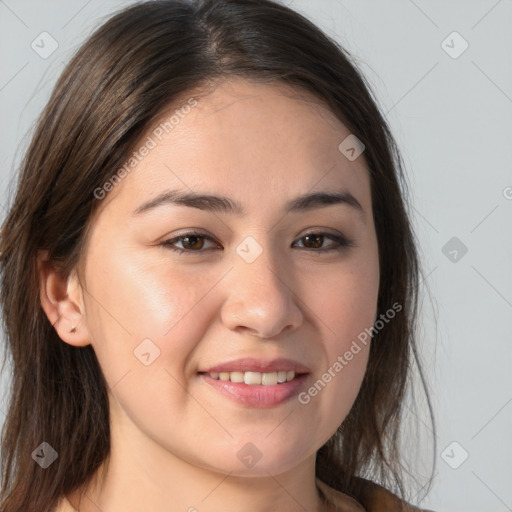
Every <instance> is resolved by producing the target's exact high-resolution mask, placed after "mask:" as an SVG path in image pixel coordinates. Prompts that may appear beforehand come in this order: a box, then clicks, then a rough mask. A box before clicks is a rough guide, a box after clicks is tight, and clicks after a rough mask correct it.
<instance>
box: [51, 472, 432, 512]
mask: <svg viewBox="0 0 512 512" xmlns="http://www.w3.org/2000/svg"><path fill="white" fill-rule="evenodd" d="M364 483H365V487H366V489H365V491H364V492H365V497H364V501H365V505H366V507H367V508H364V507H363V505H361V504H360V503H359V502H358V501H356V500H355V499H354V498H351V497H350V496H347V495H346V494H343V493H341V492H339V491H336V490H335V489H333V488H332V487H329V486H328V485H327V484H325V483H324V482H322V481H321V480H319V479H318V478H317V479H316V484H317V487H318V489H319V490H320V493H321V495H322V497H323V499H324V500H325V502H326V503H327V504H328V505H330V510H329V512H433V511H432V510H423V509H419V508H417V507H413V506H412V505H409V504H408V503H405V502H404V501H402V500H400V499H399V498H398V497H397V496H395V495H394V494H392V493H391V492H389V491H388V490H386V489H384V487H381V486H379V485H377V484H374V483H373V482H370V481H368V480H366V481H364ZM55 512H78V511H77V510H76V509H75V508H73V506H72V505H71V503H69V501H68V500H67V499H66V497H65V496H63V497H62V498H61V500H60V502H59V503H58V505H57V508H56V509H55Z"/></svg>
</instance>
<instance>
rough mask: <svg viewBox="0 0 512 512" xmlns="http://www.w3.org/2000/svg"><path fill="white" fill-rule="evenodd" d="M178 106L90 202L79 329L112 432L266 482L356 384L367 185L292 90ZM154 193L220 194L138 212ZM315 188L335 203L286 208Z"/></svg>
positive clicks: (311, 442) (240, 85)
mask: <svg viewBox="0 0 512 512" xmlns="http://www.w3.org/2000/svg"><path fill="white" fill-rule="evenodd" d="M192 96H193V95H192V94H191V95H190V97H192ZM195 97H196V98H197V103H196V104H193V103H192V104H191V103H189V105H191V106H190V108H187V107H183V108H181V109H180V106H181V105H183V104H186V100H184V101H183V103H181V104H180V105H173V108H172V109H170V110H169V111H167V112H163V113H162V117H161V119H159V120H158V122H157V123H156V124H155V125H154V126H152V127H151V129H150V130H149V131H148V132H147V134H146V135H145V136H144V137H142V138H141V142H140V145H139V146H137V148H136V149H137V150H138V157H137V159H136V160H137V163H136V165H135V160H134V161H132V164H133V165H132V166H130V165H127V167H126V168H125V169H129V172H128V171H126V172H125V173H123V174H125V176H124V177H123V178H122V179H121V181H120V182H119V183H117V184H116V185H115V186H114V187H113V189H112V190H111V191H110V192H109V193H108V194H107V196H106V197H105V198H104V199H101V200H100V201H101V204H100V205H99V207H98V210H97V212H96V214H95V216H94V217H93V221H92V223H91V229H90V232H89V237H88V243H87V250H86V252H85V253H84V271H83V278H82V284H83V286H84V288H83V290H82V296H83V306H84V318H83V321H84V325H85V326H86V329H87V332H88V336H89V342H90V344H92V346H93V348H94V351H95V353H96V354H97V357H98V360H99V363H100V365H101V367H102V369H103V372H104V375H105V378H106V380H107V382H108V385H109V387H110V396H109V400H110V408H111V421H112V424H113V432H123V435H124V436H125V437H127V438H129V439H131V440H133V442H134V443H136V445H138V446H140V447H141V446H143V445H144V446H146V447H147V446H151V447H152V448H151V449H152V450H156V451H158V453H159V454H160V455H162V454H163V455H165V456H166V457H171V458H172V457H177V458H179V459H181V460H182V461H186V462H189V463H191V464H193V465H194V466H198V467H202V468H207V469H212V470H215V471H221V472H223V473H228V472H232V473H233V474H238V475H248V474H253V475H254V474H261V475H263V474H267V472H270V473H271V474H278V473H281V472H284V471H287V470H290V469H292V468H294V467H295V466H297V465H298V464H300V463H301V462H302V461H304V460H306V459H308V458H311V457H314V455H315V453H316V451H317V450H318V449H319V448H320V446H322V445H323V444H324V443H325V442H326V441H327V440H328V439H329V438H330V437H331V436H332V435H333V433H334V432H335V431H336V429H337V428H338V427H339V425H340V424H341V423H342V421H343V419H344V418H345V416H346V415H347V413H348V411H349V409H350V407H351V406H352V404H353V402H354V400H355V398H356V395H357V393H358V391H359V388H360V385H361V382H362V379H363V376H364V373H365V369H366V365H367V359H368V351H369V345H368V344H366V345H364V344H362V343H360V342H357V339H358V338H357V337H358V335H359V334H360V333H361V332H363V331H364V329H365V328H369V327H370V326H372V325H373V322H374V321H375V318H376V313H377V309H376V304H377V294H378V283H379V266H378V247H377V241H376V234H375V228H374V224H373V215H372V205H371V194H370V181H369V174H368V170H367V168H366V164H365V161H364V154H363V155H361V156H360V157H358V158H356V159H355V160H352V161H351V160H349V159H347V158H346V156H345V155H344V154H342V153H341V152H340V150H339V149H338V146H339V145H340V143H341V142H342V141H343V140H344V139H345V138H346V137H348V136H349V135H350V131H349V130H348V129H347V128H346V127H345V126H344V125H343V124H342V123H341V122H340V121H339V120H337V119H336V118H335V117H334V115H333V114H332V113H330V112H329V111H328V110H327V109H326V108H325V107H323V106H322V105H321V104H320V103H319V102H318V100H315V99H314V98H313V97H309V96H306V95H305V93H301V92H299V91H297V90H293V89H289V88H286V87H285V86H283V85H261V84H254V83H251V82H247V81H243V80H241V79H232V80H229V81H226V82H223V83H220V84H217V86H216V88H214V89H212V90H211V91H209V92H208V93H207V94H206V93H205V94H202V95H200V96H197V95H196V96H195ZM176 109H177V110H178V111H179V112H180V113H181V115H178V117H177V118H175V119H174V121H173V123H174V126H173V128H172V129H169V124H168V125H165V124H161V122H163V123H165V122H166V121H168V120H169V118H170V117H171V116H172V115H173V113H174V111H175V110H176ZM177 119H178V121H176V120H177ZM164 126H167V132H166V130H165V129H164V128H163V127H164ZM143 146H145V147H146V150H144V149H142V147H143ZM171 191H172V192H173V194H174V198H175V199H176V197H177V195H178V194H199V195H211V196H219V197H220V196H222V197H223V198H227V199H225V200H218V199H217V200H211V199H210V200H206V199H204V198H203V199H196V200H194V202H193V203H190V202H189V203H188V204H185V203H186V202H181V203H180V202H173V201H171V200H170V199H169V197H167V199H162V200H161V201H158V202H153V204H152V205H151V202H152V200H154V199H155V198H157V197H158V196H160V195H162V194H163V193H165V192H169V193H170V192H171ZM314 193H328V194H340V197H341V199H339V198H338V200H336V201H334V200H333V201H331V202H330V203H329V202H326V201H325V198H324V199H323V200H322V198H321V196H318V198H317V200H309V201H308V200H304V201H302V202H296V203H294V201H296V199H297V198H299V197H300V196H304V195H308V194H314ZM143 205H146V206H145V207H144V206H143ZM290 205H295V207H292V208H290ZM354 341H356V342H357V346H358V349H357V348H355V346H354ZM348 353H351V354H352V356H350V355H349V354H348ZM336 363H337V364H336ZM293 371H295V377H293V373H292V372H293ZM229 372H232V373H229ZM262 374H265V375H263V376H262ZM227 378H229V381H227V380H224V379H227ZM286 378H288V379H291V380H289V381H288V382H281V381H282V380H284V379H286ZM240 380H242V381H243V382H237V381H240ZM261 380H263V382H262V383H261V384H258V382H261ZM278 381H279V382H278ZM315 383H316V384H315ZM255 462H257V463H255Z"/></svg>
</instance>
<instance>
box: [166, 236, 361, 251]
mask: <svg viewBox="0 0 512 512" xmlns="http://www.w3.org/2000/svg"><path fill="white" fill-rule="evenodd" d="M326 239H330V240H333V241H334V243H332V244H330V245H328V246H327V247H322V246H323V244H324V242H325V240H326ZM205 240H207V241H209V242H213V243H214V245H215V246H216V247H217V248H220V247H219V244H217V242H215V240H214V239H213V238H212V237H210V236H208V235H205V234H204V233H199V232H195V231H194V232H190V233H184V234H183V235H180V236H177V237H174V238H171V239H169V240H164V241H163V242H161V243H160V244H159V245H162V246H164V247H165V248H166V249H170V250H172V251H175V252H177V253H178V254H181V253H183V252H185V253H194V252H197V253H199V252H205V250H202V249H203V248H204V246H205V243H204V241H205ZM298 240H304V246H303V247H300V248H301V249H310V250H311V251H312V252H319V253H326V252H329V251H336V250H337V251H341V250H343V249H345V248H347V247H352V246H353V241H352V240H349V239H348V238H347V237H345V236H344V235H342V234H333V233H325V232H311V233H307V234H306V235H303V236H302V237H300V238H298ZM177 243H179V244H182V247H175V244H177Z"/></svg>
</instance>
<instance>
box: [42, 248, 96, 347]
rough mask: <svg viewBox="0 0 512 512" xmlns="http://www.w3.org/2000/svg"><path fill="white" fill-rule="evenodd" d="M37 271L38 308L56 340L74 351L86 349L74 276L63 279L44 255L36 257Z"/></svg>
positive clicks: (81, 302) (86, 336) (78, 294)
mask: <svg viewBox="0 0 512 512" xmlns="http://www.w3.org/2000/svg"><path fill="white" fill-rule="evenodd" d="M37 270H38V275H39V297H40V300H41V307H42V308H43V310H44V312H45V313H46V316H47V317H48V320H49V321H50V323H51V324H52V325H53V327H54V329H55V330H56V332H57V334H58V335H59V337H60V339H61V340H62V341H64V342H66V343H69V344H70V345H74V346H77V347H83V346H86V345H90V339H89V334H88V331H87V327H86V322H85V308H84V304H83V300H82V295H81V294H80V283H79V282H78V279H77V277H76V272H75V271H73V272H72V273H71V274H70V275H69V276H68V277H67V278H66V277H64V276H63V275H62V274H61V273H59V272H58V270H57V269H56V268H55V267H54V266H53V265H52V264H51V263H50V262H49V261H48V258H47V252H44V253H43V252H42V253H40V256H39V257H38V260H37Z"/></svg>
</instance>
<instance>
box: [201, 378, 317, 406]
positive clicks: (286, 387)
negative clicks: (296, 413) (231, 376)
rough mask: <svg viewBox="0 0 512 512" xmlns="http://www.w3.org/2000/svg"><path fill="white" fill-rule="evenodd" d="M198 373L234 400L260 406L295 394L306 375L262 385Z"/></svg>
mask: <svg viewBox="0 0 512 512" xmlns="http://www.w3.org/2000/svg"><path fill="white" fill-rule="evenodd" d="M200 375H201V377H203V379H204V380H205V381H206V382H207V383H208V384H209V385H210V386H212V387H213V388H215V389H216V390H217V391H219V392H220V393H222V394H223V395H225V396H227V397H228V398H231V399H232V400H234V401H235V402H238V403H240V404H243V405H247V406H249V407H260V408H270V407H275V406H276V405H279V404H282V403H283V402H285V401H286V400H288V399H289V398H291V397H292V396H294V395H297V394H298V393H299V391H300V389H301V388H302V387H303V386H304V382H305V380H306V379H307V376H308V374H303V375H299V376H298V377H295V379H293V380H291V381H289V382H283V383H282V384H276V385H275V386H263V385H250V384H244V383H243V382H240V383H239V382H231V381H229V380H227V381H226V380H217V379H212V378H211V377H210V376H209V375H207V374H204V373H202V374H200Z"/></svg>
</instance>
